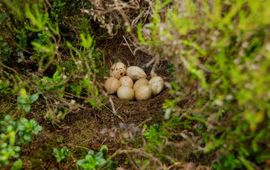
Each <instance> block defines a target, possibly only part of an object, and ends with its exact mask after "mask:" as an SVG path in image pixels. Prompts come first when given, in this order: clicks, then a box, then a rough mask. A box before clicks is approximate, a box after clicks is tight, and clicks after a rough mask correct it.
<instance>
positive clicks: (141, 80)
mask: <svg viewBox="0 0 270 170" xmlns="http://www.w3.org/2000/svg"><path fill="white" fill-rule="evenodd" d="M104 86H105V89H106V91H107V93H108V94H114V93H117V96H118V97H119V98H120V99H123V100H134V98H135V99H136V100H147V99H150V98H151V97H152V96H154V95H157V94H159V93H160V92H161V91H162V90H163V88H164V80H163V79H162V78H161V77H160V76H153V77H152V78H151V79H150V80H149V81H148V80H147V75H146V73H145V72H144V71H143V69H141V68H140V67H138V66H129V67H128V68H127V67H126V65H125V64H124V63H122V62H117V63H115V64H113V65H112V66H111V68H110V77H109V78H108V79H107V80H106V81H105V84H104Z"/></svg>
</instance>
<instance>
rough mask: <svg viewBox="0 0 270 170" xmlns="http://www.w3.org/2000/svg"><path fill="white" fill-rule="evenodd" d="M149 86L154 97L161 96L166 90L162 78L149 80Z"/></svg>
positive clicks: (157, 77)
mask: <svg viewBox="0 0 270 170" xmlns="http://www.w3.org/2000/svg"><path fill="white" fill-rule="evenodd" d="M149 86H150V87H151V89H152V93H153V94H154V95H157V94H159V93H160V92H161V91H162V90H163V88H164V80H163V79H162V78H161V77H160V76H155V77H153V78H151V80H149Z"/></svg>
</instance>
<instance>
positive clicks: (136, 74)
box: [127, 66, 146, 80]
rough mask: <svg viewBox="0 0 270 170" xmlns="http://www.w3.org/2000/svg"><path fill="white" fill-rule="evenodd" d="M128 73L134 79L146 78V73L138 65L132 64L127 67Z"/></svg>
mask: <svg viewBox="0 0 270 170" xmlns="http://www.w3.org/2000/svg"><path fill="white" fill-rule="evenodd" d="M127 75H128V76H129V77H130V78H132V79H133V80H138V79H141V78H146V73H145V72H144V71H143V69H141V68H140V67H137V66H130V67H128V68H127Z"/></svg>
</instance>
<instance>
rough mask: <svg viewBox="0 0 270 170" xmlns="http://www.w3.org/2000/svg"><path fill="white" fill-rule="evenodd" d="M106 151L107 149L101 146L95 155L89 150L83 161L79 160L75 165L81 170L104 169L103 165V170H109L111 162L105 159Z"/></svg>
mask: <svg viewBox="0 0 270 170" xmlns="http://www.w3.org/2000/svg"><path fill="white" fill-rule="evenodd" d="M107 151H108V148H107V146H105V145H102V146H101V148H100V150H99V151H98V152H97V153H95V152H94V151H92V150H89V152H88V153H87V155H86V156H85V158H84V159H80V160H78V161H77V165H78V166H79V167H80V168H81V169H83V170H95V169H99V168H101V167H103V168H105V167H104V166H105V165H106V168H105V169H110V165H111V161H109V160H108V161H107V160H106V159H105V154H106V152H107Z"/></svg>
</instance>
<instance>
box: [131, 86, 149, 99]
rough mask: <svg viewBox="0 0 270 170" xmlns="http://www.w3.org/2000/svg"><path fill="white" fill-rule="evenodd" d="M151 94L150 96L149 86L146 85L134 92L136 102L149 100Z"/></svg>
mask: <svg viewBox="0 0 270 170" xmlns="http://www.w3.org/2000/svg"><path fill="white" fill-rule="evenodd" d="M151 94H152V90H151V88H150V86H148V85H142V86H140V87H138V88H137V89H136V90H135V98H136V100H147V99H150V97H151Z"/></svg>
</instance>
